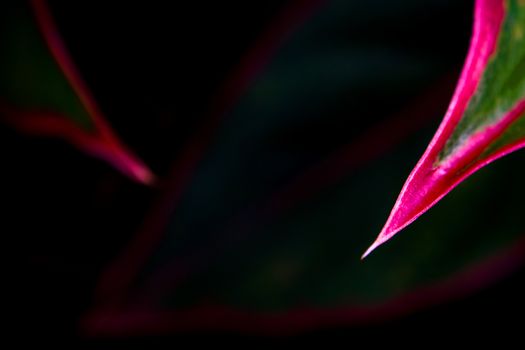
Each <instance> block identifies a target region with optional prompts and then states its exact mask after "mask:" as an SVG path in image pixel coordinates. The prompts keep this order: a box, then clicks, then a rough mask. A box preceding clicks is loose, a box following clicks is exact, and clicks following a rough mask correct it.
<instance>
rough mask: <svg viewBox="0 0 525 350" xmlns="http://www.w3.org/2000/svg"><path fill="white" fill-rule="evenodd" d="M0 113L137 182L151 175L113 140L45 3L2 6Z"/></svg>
mask: <svg viewBox="0 0 525 350" xmlns="http://www.w3.org/2000/svg"><path fill="white" fill-rule="evenodd" d="M0 10H1V11H0V115H1V117H2V118H3V120H4V121H6V122H8V123H10V124H11V125H13V126H14V127H16V128H17V129H19V130H21V131H24V132H28V133H31V134H38V135H47V136H55V137H61V138H63V139H66V140H67V141H69V142H70V143H72V144H73V145H75V146H76V147H78V148H80V149H82V150H83V151H86V152H87V153H89V154H92V155H94V156H96V157H99V158H101V159H104V160H105V161H107V162H109V163H110V164H112V165H113V166H114V167H116V168H117V169H119V170H121V171H122V172H123V173H124V174H126V175H128V176H130V177H131V178H133V179H134V180H136V181H140V182H144V183H149V182H151V181H152V180H153V176H152V174H151V172H150V171H149V170H148V168H147V167H146V166H145V165H144V164H143V163H142V162H141V161H140V160H138V159H137V158H136V157H135V156H134V155H132V154H131V152H130V151H128V150H127V149H126V147H125V146H123V145H122V144H121V142H120V141H119V140H118V139H117V138H116V137H115V135H114V134H113V132H112V131H111V129H110V127H109V126H108V125H107V123H106V121H105V120H104V118H103V116H102V113H101V112H100V110H99V108H98V106H97V104H96V102H95V100H94V99H93V97H92V96H91V94H90V92H89V91H88V89H87V87H86V86H85V84H84V82H83V81H82V79H81V78H80V75H79V74H78V73H77V71H76V69H75V67H74V65H73V63H72V61H71V59H70V58H69V55H68V53H67V51H66V49H65V47H64V45H63V43H62V41H61V39H60V36H59V34H58V31H57V29H56V27H55V24H54V22H53V19H52V17H51V14H50V12H49V10H48V8H47V6H46V3H45V1H43V0H33V1H28V2H26V1H15V0H9V1H3V2H2V4H1V5H0Z"/></svg>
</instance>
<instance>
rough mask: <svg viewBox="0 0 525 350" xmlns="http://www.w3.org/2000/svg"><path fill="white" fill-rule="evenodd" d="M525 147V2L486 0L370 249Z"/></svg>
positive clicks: (480, 5) (478, 6)
mask: <svg viewBox="0 0 525 350" xmlns="http://www.w3.org/2000/svg"><path fill="white" fill-rule="evenodd" d="M524 146H525V2H524V1H522V0H478V1H477V2H476V11H475V23H474V32H473V37H472V41H471V47H470V51H469V54H468V57H467V60H466V63H465V66H464V68H463V73H462V75H461V78H460V80H459V82H458V85H457V88H456V92H455V94H454V97H453V98H452V102H451V103H450V107H449V109H448V112H447V114H446V115H445V118H444V120H443V122H442V124H441V126H440V127H439V129H438V131H437V133H436V135H435V136H434V138H433V140H432V141H431V142H430V145H429V146H428V148H427V150H426V152H425V154H424V155H423V157H422V158H421V160H420V161H419V163H418V164H417V166H416V167H415V169H414V170H413V171H412V173H411V174H410V176H409V178H408V180H407V182H406V183H405V185H404V187H403V189H402V190H401V194H400V195H399V197H398V199H397V201H396V204H395V205H394V209H393V210H392V213H391V214H390V217H389V218H388V221H387V223H386V224H385V226H384V228H383V230H382V231H381V233H380V234H379V237H378V238H377V240H376V241H375V242H374V244H373V245H372V246H371V247H370V248H369V249H368V250H367V252H366V253H365V254H364V255H363V256H366V255H367V254H369V253H370V252H371V251H372V250H373V249H375V248H376V247H377V246H379V245H380V244H382V243H384V242H386V241H387V240H388V239H390V238H391V237H392V236H394V235H395V234H396V233H397V232H399V231H400V230H402V229H403V228H404V227H406V226H407V225H409V224H410V223H412V222H413V221H414V220H416V219H417V218H418V217H419V216H420V215H422V214H423V213H424V212H425V211H427V210H428V209H429V208H430V207H432V206H433V205H434V204H435V203H437V202H438V201H439V200H440V199H441V198H443V197H444V196H445V195H446V194H447V193H449V192H450V191H451V190H452V189H453V188H454V187H456V186H457V185H458V184H459V183H461V182H462V181H463V180H465V179H466V178H467V177H469V176H470V175H472V174H473V173H474V172H476V171H477V170H479V169H480V168H482V167H484V166H485V165H487V164H489V163H491V162H492V161H494V160H496V159H498V158H500V157H503V156H505V155H507V154H509V153H511V152H513V151H516V150H518V149H520V148H523V147H524ZM496 184H498V182H494V183H493V186H496ZM462 211H463V210H462V209H461V212H462Z"/></svg>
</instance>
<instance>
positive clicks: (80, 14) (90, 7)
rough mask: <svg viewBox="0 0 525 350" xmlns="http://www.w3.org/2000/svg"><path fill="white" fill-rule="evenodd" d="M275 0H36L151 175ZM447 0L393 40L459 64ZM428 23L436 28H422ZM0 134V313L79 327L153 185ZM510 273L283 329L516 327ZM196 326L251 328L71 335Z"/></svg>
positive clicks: (522, 307) (462, 16) (29, 323)
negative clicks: (430, 296)
mask: <svg viewBox="0 0 525 350" xmlns="http://www.w3.org/2000/svg"><path fill="white" fill-rule="evenodd" d="M283 3H284V1H267V0H265V1H262V0H253V1H244V2H240V1H226V2H199V1H181V2H176V3H173V4H171V3H170V4H168V3H167V2H166V3H161V2H156V3H152V2H141V1H139V2H136V3H132V2H126V3H125V4H123V3H122V4H121V3H119V4H117V3H116V2H111V4H109V3H108V2H102V1H99V2H85V1H84V2H76V1H75V2H71V1H69V2H66V1H51V2H50V4H51V8H52V10H53V13H54V15H55V17H56V20H57V22H58V25H59V28H60V30H61V32H62V33H63V35H64V38H65V41H66V43H67V45H68V48H69V49H70V51H71V53H72V56H73V58H74V60H75V62H76V63H77V65H78V67H79V70H80V71H81V72H82V74H83V76H84V77H85V79H86V80H87V83H88V85H89V86H90V87H92V90H93V92H94V94H95V96H96V98H97V100H98V101H99V103H100V105H101V107H102V110H104V111H105V113H106V115H107V116H108V119H109V121H110V124H111V125H112V126H113V127H114V129H115V130H117V132H118V134H119V135H120V136H121V137H122V139H123V141H124V142H125V143H126V144H128V145H130V147H131V148H132V149H133V150H134V151H135V152H136V153H137V154H138V155H139V156H140V157H141V158H142V159H143V160H145V162H146V163H147V164H148V165H150V166H151V168H152V169H153V171H154V172H155V173H156V174H159V175H160V176H161V177H162V176H166V175H167V174H168V173H169V169H170V166H171V165H172V163H173V161H174V160H175V159H177V155H178V154H179V152H180V150H181V148H182V145H183V144H184V143H185V142H187V141H188V139H189V137H191V135H192V133H193V132H194V131H195V130H196V128H197V127H198V126H199V125H200V123H201V122H202V120H203V119H202V118H203V116H204V115H206V112H207V110H208V109H209V108H210V101H211V100H212V96H213V95H214V93H215V92H216V90H217V89H218V87H219V85H220V83H221V82H222V81H224V80H225V79H226V78H227V77H228V74H230V73H231V71H232V70H233V69H234V67H235V66H236V65H237V64H238V63H239V60H240V57H241V55H242V53H243V52H245V51H246V50H247V48H248V47H249V46H250V44H251V43H252V42H253V41H254V40H255V38H257V35H258V33H260V31H261V30H262V29H263V28H265V27H266V25H267V24H268V23H269V21H270V19H271V18H273V17H274V16H275V14H276V13H277V12H278V10H279V9H281V8H282V6H283ZM172 7H174V8H173V10H170V9H171V8H172ZM457 8H458V9H459V10H458V11H457V12H455V13H440V14H433V13H429V14H428V18H421V21H435V23H436V25H435V27H434V28H435V33H428V32H418V31H417V23H416V24H414V23H407V24H406V25H407V32H408V33H410V36H407V37H406V38H397V40H407V41H410V42H413V43H414V45H415V46H419V48H420V49H421V50H425V45H442V46H443V49H446V50H448V53H449V55H448V57H449V59H450V60H451V62H452V63H451V64H456V65H457V66H458V67H460V66H461V63H462V61H463V58H464V55H465V51H466V45H467V44H468V35H469V32H470V27H471V18H472V15H471V12H472V2H471V1H464V2H463V3H462V4H461V5H460V6H457ZM379 34H381V33H379ZM438 34H439V35H438ZM384 35H385V36H388V35H389V34H388V33H384ZM429 36H431V37H432V36H434V37H447V38H449V39H450V40H447V41H446V42H443V43H439V42H437V43H436V42H429V41H428V40H427V38H428V37H429ZM174 116H176V117H174ZM0 139H1V142H2V143H3V147H1V149H0V152H1V153H2V154H1V158H2V161H3V171H2V181H1V182H0V183H1V193H2V195H3V201H4V203H5V204H6V205H5V209H4V219H5V220H4V225H3V227H4V229H3V237H4V238H5V243H4V245H3V247H4V249H5V251H6V253H7V254H6V255H5V256H6V257H7V262H6V264H5V267H6V268H7V271H8V272H7V274H6V277H5V279H4V281H3V283H2V284H3V286H4V288H5V289H6V290H7V291H8V295H9V296H8V297H7V298H5V299H4V300H5V302H6V303H7V305H6V309H7V310H9V312H8V313H7V315H6V316H5V320H6V321H7V322H8V324H9V325H10V329H11V327H12V329H13V330H15V331H16V334H21V337H22V338H20V339H25V338H27V337H28V336H30V337H31V338H33V337H36V339H41V338H42V339H43V338H48V337H59V338H76V339H77V340H80V339H82V338H81V337H80V336H78V335H77V334H76V332H77V331H76V327H77V321H78V319H79V317H80V316H81V315H82V314H83V313H84V312H85V311H86V310H87V309H88V308H89V307H90V306H91V303H92V295H93V294H92V293H93V289H94V286H95V283H96V281H97V278H98V277H99V274H100V272H101V271H102V270H103V268H104V267H106V266H107V264H108V263H109V262H110V261H111V260H112V259H113V258H114V257H115V256H116V254H117V253H118V252H120V249H122V247H123V246H124V244H125V243H126V242H127V241H128V240H129V239H130V238H131V237H132V236H133V234H134V233H135V230H136V228H137V226H138V225H139V224H140V222H141V218H142V216H143V213H144V212H145V211H146V210H147V208H148V207H149V206H150V204H151V202H152V201H153V200H154V199H155V198H156V195H157V194H156V189H150V188H145V187H142V186H138V185H135V184H133V183H131V182H130V181H129V180H127V179H125V178H124V177H122V176H121V175H119V174H118V173H116V172H114V171H113V170H112V169H111V168H110V167H109V166H107V165H105V164H103V163H102V162H100V161H98V160H95V159H92V158H90V157H87V156H85V155H83V154H80V153H79V152H77V151H76V150H75V149H73V148H72V147H69V146H67V145H65V144H64V143H62V142H61V141H55V140H49V139H38V138H37V139H34V138H30V137H27V136H24V135H20V134H18V133H16V132H14V131H13V130H11V129H9V128H8V127H6V126H3V125H2V126H0ZM522 281H525V269H524V268H522V269H520V270H519V271H518V272H517V273H515V274H513V275H512V276H511V277H509V278H507V279H506V280H504V281H501V282H499V283H497V284H495V285H493V286H492V287H490V288H488V289H485V290H483V291H480V292H478V293H476V294H474V295H472V296H470V297H468V298H464V299H461V300H456V301H452V302H449V303H446V304H444V305H439V306H436V307H431V308H429V309H426V310H424V311H420V312H418V313H415V314H411V315H409V316H406V317H403V318H401V319H395V320H389V321H385V322H384V323H377V324H368V325H362V326H359V327H345V326H344V325H341V327H338V328H330V329H320V330H316V331H313V332H312V331H310V332H306V333H303V334H297V335H293V336H292V339H293V340H310V339H312V338H314V337H315V338H317V337H322V338H325V339H335V340H342V341H343V342H344V344H346V345H350V344H353V343H354V342H355V341H359V340H362V341H371V342H374V341H375V338H377V337H378V336H377V335H381V337H382V336H383V335H385V336H386V337H401V338H404V337H410V333H411V332H413V331H417V332H419V333H420V334H421V332H423V333H425V334H429V335H432V336H436V334H438V333H439V334H446V333H448V334H449V333H451V332H452V333H456V334H461V335H467V336H471V337H479V336H486V335H491V334H494V332H495V331H496V328H497V329H499V330H504V332H505V333H506V334H505V335H514V336H516V333H513V332H512V329H513V326H514V325H516V324H519V322H520V321H519V317H520V316H521V315H522V314H523V312H524V311H525V304H524V302H523V297H522V296H523V295H524V292H525V287H524V285H523V283H522ZM515 319H517V320H518V321H514V320H515ZM197 339H213V340H231V339H242V340H248V341H255V340H256V341H259V340H261V337H260V336H254V335H246V334H234V333H227V334H224V333H213V332H211V333H210V332H206V333H192V334H179V335H171V336H163V337H150V338H144V337H142V338H139V339H127V340H126V339H118V340H111V341H110V340H108V339H97V340H89V341H88V340H86V339H83V340H84V341H86V342H87V343H88V344H89V345H102V344H107V343H109V344H110V345H111V346H116V345H124V346H126V347H129V346H131V345H133V346H141V345H146V344H150V343H151V342H153V343H156V344H160V343H162V342H165V341H169V342H173V343H174V344H176V343H178V342H179V341H181V340H191V341H193V340H197ZM270 340H281V338H272V339H270ZM382 340H383V339H382Z"/></svg>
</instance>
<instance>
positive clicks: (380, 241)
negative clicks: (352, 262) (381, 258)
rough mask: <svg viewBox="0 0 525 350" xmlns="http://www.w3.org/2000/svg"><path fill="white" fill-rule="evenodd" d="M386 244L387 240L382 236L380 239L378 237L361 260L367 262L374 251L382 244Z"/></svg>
mask: <svg viewBox="0 0 525 350" xmlns="http://www.w3.org/2000/svg"><path fill="white" fill-rule="evenodd" d="M385 242H386V239H385V238H384V237H383V236H382V235H379V237H377V239H376V240H375V241H374V243H372V245H370V247H368V249H367V250H366V251H365V252H364V253H363V255H361V260H365V258H366V257H367V256H368V255H370V253H372V252H373V251H374V250H376V248H377V247H379V246H380V245H381V244H383V243H385Z"/></svg>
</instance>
